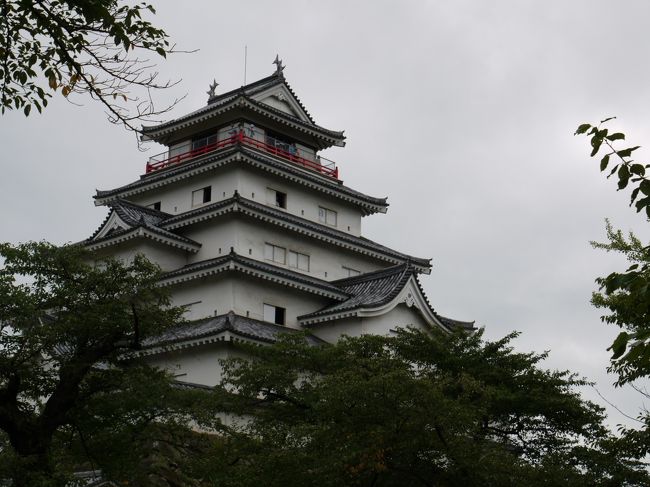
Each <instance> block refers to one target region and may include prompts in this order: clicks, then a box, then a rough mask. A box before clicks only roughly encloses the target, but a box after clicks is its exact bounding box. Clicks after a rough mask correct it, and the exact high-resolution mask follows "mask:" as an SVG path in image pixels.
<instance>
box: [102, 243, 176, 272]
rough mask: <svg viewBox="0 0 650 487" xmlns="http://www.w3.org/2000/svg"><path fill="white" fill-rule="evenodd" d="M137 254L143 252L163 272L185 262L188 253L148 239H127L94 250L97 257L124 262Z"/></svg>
mask: <svg viewBox="0 0 650 487" xmlns="http://www.w3.org/2000/svg"><path fill="white" fill-rule="evenodd" d="M137 254H143V255H144V256H145V257H147V259H149V260H150V261H151V262H154V263H155V264H158V265H159V266H160V268H161V269H162V270H163V271H165V272H167V271H171V270H174V269H177V268H179V267H182V266H184V265H185V264H186V263H187V255H188V254H187V252H186V251H184V250H181V249H175V248H173V247H170V246H168V245H164V244H161V243H158V242H154V241H153V240H149V239H146V240H144V239H136V240H129V241H127V242H124V243H122V244H119V245H115V246H111V247H109V248H107V249H101V250H98V251H97V252H96V255H97V256H98V257H105V256H110V257H114V258H116V259H119V260H122V261H124V262H131V261H133V258H134V257H135V256H136V255H137Z"/></svg>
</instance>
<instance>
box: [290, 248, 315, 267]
mask: <svg viewBox="0 0 650 487" xmlns="http://www.w3.org/2000/svg"><path fill="white" fill-rule="evenodd" d="M287 262H288V263H289V267H292V268H294V269H298V270H301V271H306V272H309V265H310V258H309V255H308V254H303V253H302V252H296V251H295V250H290V251H289V257H288V260H287Z"/></svg>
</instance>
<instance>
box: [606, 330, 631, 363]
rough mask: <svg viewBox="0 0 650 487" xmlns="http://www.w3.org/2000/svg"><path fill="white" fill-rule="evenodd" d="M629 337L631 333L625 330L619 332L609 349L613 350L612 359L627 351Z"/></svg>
mask: <svg viewBox="0 0 650 487" xmlns="http://www.w3.org/2000/svg"><path fill="white" fill-rule="evenodd" d="M629 339H630V335H628V334H627V333H626V332H624V331H623V332H621V333H619V334H618V336H617V337H616V340H614V343H612V346H611V347H609V350H611V351H612V359H617V358H619V357H621V355H623V354H624V353H625V349H626V348H627V342H628V341H629Z"/></svg>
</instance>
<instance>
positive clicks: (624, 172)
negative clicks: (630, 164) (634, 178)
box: [618, 164, 630, 190]
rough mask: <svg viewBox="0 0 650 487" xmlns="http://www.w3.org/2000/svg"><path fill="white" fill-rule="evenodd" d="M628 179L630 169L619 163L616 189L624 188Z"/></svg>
mask: <svg viewBox="0 0 650 487" xmlns="http://www.w3.org/2000/svg"><path fill="white" fill-rule="evenodd" d="M629 180H630V171H629V169H628V168H627V166H626V165H625V164H621V167H620V168H619V169H618V189H619V190H621V189H625V187H626V186H627V183H628V181H629Z"/></svg>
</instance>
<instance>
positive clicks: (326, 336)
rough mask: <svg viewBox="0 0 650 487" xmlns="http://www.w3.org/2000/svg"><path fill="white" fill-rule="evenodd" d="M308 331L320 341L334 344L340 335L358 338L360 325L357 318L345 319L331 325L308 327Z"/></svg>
mask: <svg viewBox="0 0 650 487" xmlns="http://www.w3.org/2000/svg"><path fill="white" fill-rule="evenodd" d="M309 330H310V331H311V332H312V333H313V334H314V335H316V336H317V337H318V338H320V339H321V340H325V341H326V342H328V343H336V342H337V341H338V339H339V338H340V337H341V335H348V336H353V337H356V336H360V335H361V334H362V324H361V319H359V318H346V319H343V320H337V321H333V322H331V323H320V324H317V325H313V326H310V327H309Z"/></svg>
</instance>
